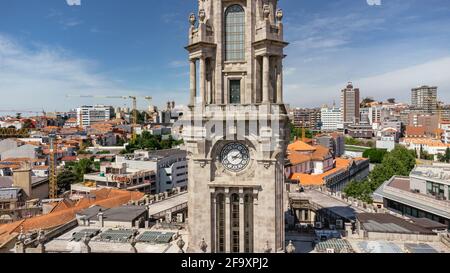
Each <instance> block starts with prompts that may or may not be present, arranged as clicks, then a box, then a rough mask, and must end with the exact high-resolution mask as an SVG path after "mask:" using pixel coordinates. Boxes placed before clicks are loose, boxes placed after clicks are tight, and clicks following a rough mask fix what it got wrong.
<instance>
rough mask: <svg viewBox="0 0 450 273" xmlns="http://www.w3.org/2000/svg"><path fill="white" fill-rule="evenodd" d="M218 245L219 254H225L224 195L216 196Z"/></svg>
mask: <svg viewBox="0 0 450 273" xmlns="http://www.w3.org/2000/svg"><path fill="white" fill-rule="evenodd" d="M216 231H217V232H216V236H217V239H216V241H217V242H216V243H217V252H218V253H224V252H225V197H224V195H223V194H218V195H217V196H216Z"/></svg>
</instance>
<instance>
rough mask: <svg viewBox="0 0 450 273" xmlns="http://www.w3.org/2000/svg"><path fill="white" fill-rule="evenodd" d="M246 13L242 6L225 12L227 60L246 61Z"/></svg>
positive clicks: (233, 7)
mask: <svg viewBox="0 0 450 273" xmlns="http://www.w3.org/2000/svg"><path fill="white" fill-rule="evenodd" d="M244 42H245V12H244V9H243V8H242V7H241V6H240V5H232V6H230V7H228V8H227V10H226V11H225V60H227V61H241V60H244V46H245V45H244Z"/></svg>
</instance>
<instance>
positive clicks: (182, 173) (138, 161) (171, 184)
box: [116, 149, 188, 193]
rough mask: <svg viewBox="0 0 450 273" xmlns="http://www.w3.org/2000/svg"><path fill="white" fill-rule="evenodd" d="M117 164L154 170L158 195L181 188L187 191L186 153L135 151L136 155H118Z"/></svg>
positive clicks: (181, 151)
mask: <svg viewBox="0 0 450 273" xmlns="http://www.w3.org/2000/svg"><path fill="white" fill-rule="evenodd" d="M116 162H117V163H120V164H124V163H125V164H126V165H127V167H129V168H133V169H145V170H152V171H154V172H155V174H156V191H157V192H158V193H161V192H165V191H168V190H171V189H175V188H178V187H180V188H181V189H182V190H184V189H187V183H188V169H187V161H186V151H183V150H179V149H170V150H160V151H135V153H134V154H129V155H118V156H117V157H116Z"/></svg>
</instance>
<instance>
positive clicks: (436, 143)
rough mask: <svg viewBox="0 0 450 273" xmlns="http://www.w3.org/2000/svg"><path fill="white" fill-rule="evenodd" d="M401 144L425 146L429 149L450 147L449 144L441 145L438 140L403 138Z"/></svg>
mask: <svg viewBox="0 0 450 273" xmlns="http://www.w3.org/2000/svg"><path fill="white" fill-rule="evenodd" d="M403 142H405V143H412V144H416V145H426V146H429V147H450V144H445V143H442V142H441V141H440V140H436V139H433V138H404V139H403Z"/></svg>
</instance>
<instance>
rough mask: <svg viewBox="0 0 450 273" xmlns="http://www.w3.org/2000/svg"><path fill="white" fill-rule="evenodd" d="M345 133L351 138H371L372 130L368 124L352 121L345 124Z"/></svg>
mask: <svg viewBox="0 0 450 273" xmlns="http://www.w3.org/2000/svg"><path fill="white" fill-rule="evenodd" d="M346 131H347V134H348V135H349V136H351V137H353V138H369V139H370V138H373V136H374V130H373V129H372V126H371V125H370V124H362V123H352V124H347V126H346Z"/></svg>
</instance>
